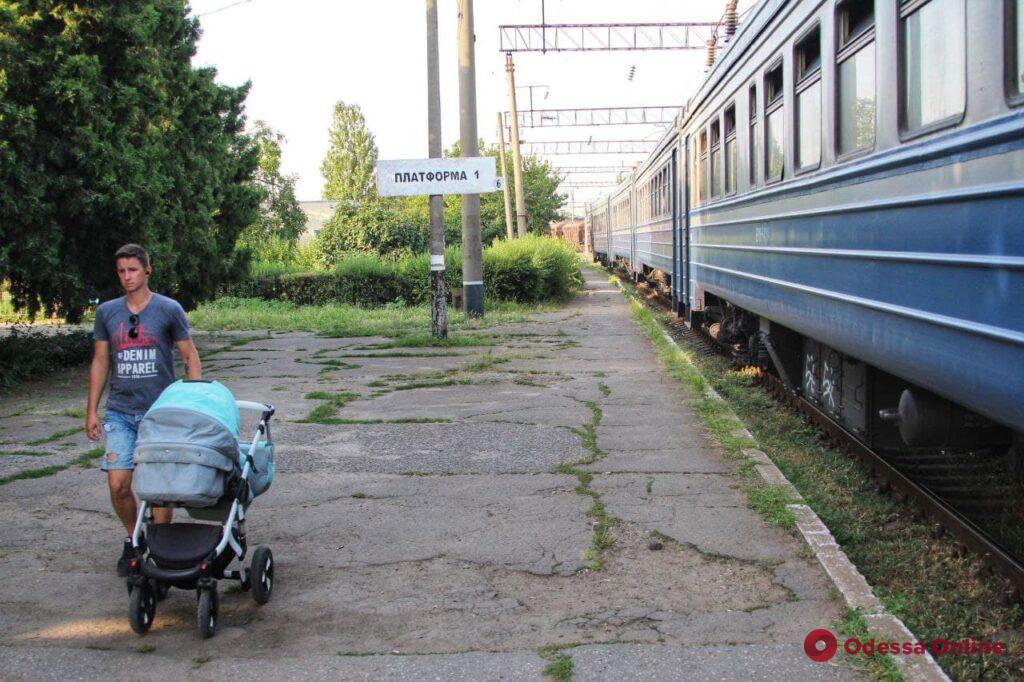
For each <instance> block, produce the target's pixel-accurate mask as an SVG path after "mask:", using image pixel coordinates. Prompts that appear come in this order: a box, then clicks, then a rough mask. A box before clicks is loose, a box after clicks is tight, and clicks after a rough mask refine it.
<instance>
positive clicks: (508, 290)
mask: <svg viewBox="0 0 1024 682" xmlns="http://www.w3.org/2000/svg"><path fill="white" fill-rule="evenodd" d="M582 286H583V275H582V274H581V273H580V264H579V256H577V255H576V252H575V251H574V250H573V248H572V246H570V245H569V244H568V243H567V242H565V241H562V240H561V239H554V238H552V237H538V236H534V235H527V236H526V237H522V238H520V239H513V240H511V241H507V240H497V241H495V242H494V244H492V245H491V246H490V247H489V248H487V249H486V250H485V251H484V294H485V296H487V295H489V296H491V297H493V298H497V299H500V300H505V301H521V302H524V303H529V302H534V301H564V300H566V299H568V298H570V297H571V296H572V295H573V294H574V293H576V292H577V291H579V289H580V287H582Z"/></svg>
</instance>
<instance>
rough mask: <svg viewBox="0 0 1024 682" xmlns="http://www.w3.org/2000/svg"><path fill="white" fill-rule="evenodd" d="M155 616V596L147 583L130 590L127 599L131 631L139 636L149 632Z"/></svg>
mask: <svg viewBox="0 0 1024 682" xmlns="http://www.w3.org/2000/svg"><path fill="white" fill-rule="evenodd" d="M154 616H156V594H154V592H153V588H152V587H151V586H150V585H149V583H148V582H147V583H143V584H142V585H139V586H138V587H136V588H135V589H133V590H132V593H131V597H129V598H128V622H129V623H131V626H132V630H135V632H137V633H138V634H140V635H144V634H146V633H147V632H149V628H150V626H151V625H152V624H153V617H154Z"/></svg>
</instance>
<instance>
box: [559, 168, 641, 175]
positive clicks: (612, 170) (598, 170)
mask: <svg viewBox="0 0 1024 682" xmlns="http://www.w3.org/2000/svg"><path fill="white" fill-rule="evenodd" d="M552 170H553V171H555V172H556V173H565V174H573V175H575V174H579V173H594V174H598V173H602V174H605V175H608V174H611V173H623V172H628V171H631V170H633V167H632V166H553V167H552Z"/></svg>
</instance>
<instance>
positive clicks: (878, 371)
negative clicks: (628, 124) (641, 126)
mask: <svg viewBox="0 0 1024 682" xmlns="http://www.w3.org/2000/svg"><path fill="white" fill-rule="evenodd" d="M676 135H677V140H676V148H677V149H678V150H679V157H678V163H677V169H678V172H677V174H676V175H677V186H676V188H675V196H676V199H677V200H676V202H675V203H676V207H677V208H676V215H674V216H673V220H674V222H675V225H676V229H675V232H674V239H673V250H674V253H675V258H674V260H675V262H674V263H673V266H672V267H673V270H672V271H673V273H675V274H677V277H674V278H673V283H672V291H673V295H674V296H675V297H677V299H678V312H679V313H680V314H682V315H685V316H686V319H687V321H688V322H689V323H690V324H691V325H695V326H701V327H703V328H705V329H706V330H708V332H709V333H711V334H712V336H714V337H715V338H716V339H717V340H718V341H719V342H720V343H722V344H723V345H725V346H727V347H729V348H731V349H732V350H733V352H734V353H735V354H736V355H737V356H739V357H740V358H741V359H743V360H744V361H747V362H752V363H758V364H763V365H765V366H766V367H768V368H770V369H771V370H772V371H774V372H777V373H778V375H779V377H780V378H781V379H782V381H783V382H784V383H786V384H787V385H789V386H791V387H792V389H793V390H794V391H795V392H797V393H800V394H802V395H803V396H804V397H805V398H807V399H808V400H810V401H812V402H813V403H816V404H817V405H818V406H819V407H820V409H821V410H822V411H823V412H825V413H827V414H829V415H830V416H831V417H832V418H833V419H835V420H836V421H837V422H838V423H840V424H841V425H843V426H844V427H845V428H846V429H847V430H848V431H850V432H852V433H853V434H855V435H856V436H858V437H859V438H861V439H862V440H864V441H865V442H867V443H869V444H870V445H873V446H876V447H883V448H884V447H890V446H891V447H906V446H908V445H909V446H920V447H945V448H957V447H962V448H977V447H1003V446H1006V447H1008V448H1012V449H1014V450H1015V451H1016V452H1017V453H1018V454H1020V453H1021V452H1022V451H1024V436H1022V435H1021V434H1024V302H1022V300H1024V180H1022V177H1024V173H1022V171H1024V0H1005V1H1002V2H995V1H991V2H966V0H826V1H824V2H822V1H821V0H813V1H812V0H763V1H762V2H760V3H759V4H757V5H755V6H754V7H753V8H752V9H751V10H750V11H749V12H748V15H747V17H746V18H745V20H744V22H743V25H742V26H741V28H740V30H739V31H738V32H737V33H736V34H735V35H734V36H732V37H731V40H730V41H729V44H728V47H727V49H726V50H724V52H723V53H722V54H721V55H720V57H719V58H718V60H717V63H716V64H715V65H714V66H713V68H712V69H711V70H710V71H709V73H708V75H707V78H706V79H705V81H704V83H703V84H702V85H701V87H700V88H699V89H698V91H697V92H696V94H695V95H694V96H693V97H692V98H691V99H690V100H689V101H688V102H687V104H686V106H685V107H684V108H683V113H682V115H681V116H680V119H679V125H678V127H677V129H676ZM663 153H664V147H662V148H660V149H659V151H658V152H655V154H654V155H653V156H652V158H651V159H650V160H649V162H648V163H647V164H646V165H644V166H643V168H647V169H653V168H654V166H655V164H656V163H657V161H658V159H660V158H662V157H661V156H660V155H662V154H663ZM644 172H646V171H644ZM647 177H649V174H648V175H637V176H635V178H636V179H637V180H638V181H641V182H642V181H643V180H644V178H647ZM631 188H632V190H633V192H634V194H635V193H636V183H635V182H632V180H631ZM624 195H625V192H624V189H623V188H622V187H620V188H619V189H618V190H616V194H615V195H614V198H612V199H611V201H612V206H613V207H614V206H621V204H622V201H623V196H624ZM643 215H646V213H644V214H643ZM637 223H638V226H637V228H636V229H637V231H638V232H639V233H640V234H644V233H643V232H641V230H644V229H646V226H645V225H644V221H643V220H638V221H637ZM615 225H618V226H620V227H619V229H616V228H615V227H614V226H615ZM622 225H623V223H622V222H621V221H619V222H615V221H614V220H613V234H614V240H613V242H614V244H613V246H612V248H611V250H612V252H613V258H614V257H619V258H621V259H625V258H626V248H625V245H626V244H627V238H626V235H625V233H624V231H623V229H622V228H621V226H622ZM645 239H646V237H642V236H639V235H637V236H636V237H635V244H634V246H633V256H632V257H631V258H629V263H630V264H631V267H632V268H633V270H634V271H636V270H638V269H639V270H641V272H642V271H643V266H650V267H657V266H658V264H659V263H661V264H662V267H663V261H654V259H653V258H652V257H651V254H650V251H652V250H653V249H648V248H646V244H647V242H646V241H645ZM652 243H653V240H652ZM644 259H647V262H645V261H644Z"/></svg>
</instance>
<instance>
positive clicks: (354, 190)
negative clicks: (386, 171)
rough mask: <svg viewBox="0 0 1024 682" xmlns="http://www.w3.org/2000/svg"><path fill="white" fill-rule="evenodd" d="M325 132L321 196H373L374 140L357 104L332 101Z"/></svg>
mask: <svg viewBox="0 0 1024 682" xmlns="http://www.w3.org/2000/svg"><path fill="white" fill-rule="evenodd" d="M329 134H330V145H331V146H330V148H329V149H328V150H327V156H325V157H324V161H323V163H322V164H321V165H320V172H321V174H322V175H323V176H324V191H323V197H324V199H340V200H348V201H362V200H365V199H368V198H370V197H373V196H376V194H377V191H376V186H375V184H374V180H373V169H374V166H376V165H377V143H376V142H374V139H373V133H371V132H370V131H369V130H367V128H366V119H364V118H363V112H362V111H361V110H360V109H359V105H357V104H345V103H344V102H338V103H337V104H335V105H334V118H333V119H332V120H331V128H330V132H329Z"/></svg>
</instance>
